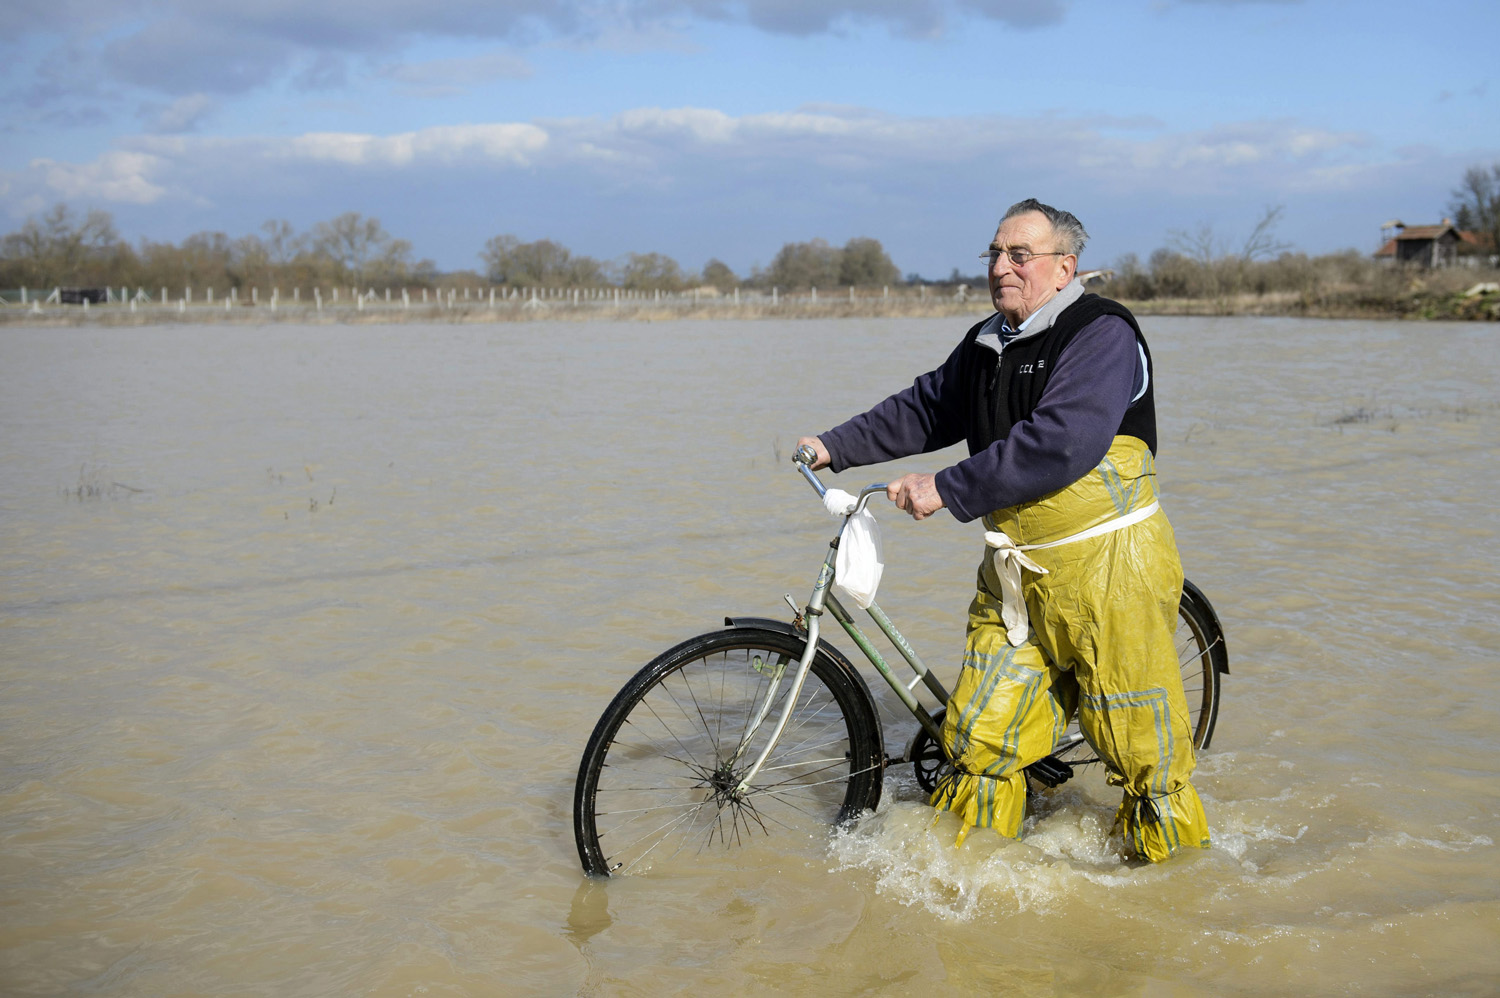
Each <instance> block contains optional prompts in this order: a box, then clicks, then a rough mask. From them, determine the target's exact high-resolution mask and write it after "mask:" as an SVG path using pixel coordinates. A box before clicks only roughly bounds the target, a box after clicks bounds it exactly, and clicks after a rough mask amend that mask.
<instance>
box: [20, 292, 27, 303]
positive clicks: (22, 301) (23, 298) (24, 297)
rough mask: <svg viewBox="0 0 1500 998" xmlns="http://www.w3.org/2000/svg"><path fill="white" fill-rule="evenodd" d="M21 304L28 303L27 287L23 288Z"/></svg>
mask: <svg viewBox="0 0 1500 998" xmlns="http://www.w3.org/2000/svg"><path fill="white" fill-rule="evenodd" d="M21 304H22V305H25V304H26V289H25V288H22V289H21Z"/></svg>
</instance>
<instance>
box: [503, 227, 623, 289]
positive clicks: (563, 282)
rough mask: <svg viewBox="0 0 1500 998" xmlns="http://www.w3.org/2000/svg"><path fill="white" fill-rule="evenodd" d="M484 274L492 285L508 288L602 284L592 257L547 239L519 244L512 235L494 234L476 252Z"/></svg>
mask: <svg viewBox="0 0 1500 998" xmlns="http://www.w3.org/2000/svg"><path fill="white" fill-rule="evenodd" d="M479 258H480V259H481V260H483V261H484V266H485V274H486V276H488V277H489V279H490V280H492V281H494V282H495V283H496V284H506V285H509V286H511V287H545V288H556V287H565V286H568V285H575V286H576V285H581V284H603V283H604V282H605V277H604V265H603V264H601V263H600V262H599V261H598V260H595V259H594V258H593V257H589V256H574V255H573V254H572V253H570V252H568V249H567V247H565V246H563V245H561V244H560V243H555V242H553V241H552V240H550V239H538V240H536V241H535V242H530V243H523V242H521V240H519V239H517V238H516V237H515V236H511V235H504V236H495V237H494V238H492V239H490V240H489V241H488V242H486V243H485V244H484V251H483V252H481V253H480V254H479Z"/></svg>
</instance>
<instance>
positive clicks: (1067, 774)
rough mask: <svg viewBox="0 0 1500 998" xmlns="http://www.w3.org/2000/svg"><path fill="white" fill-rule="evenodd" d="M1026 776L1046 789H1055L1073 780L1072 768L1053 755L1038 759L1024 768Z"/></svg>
mask: <svg viewBox="0 0 1500 998" xmlns="http://www.w3.org/2000/svg"><path fill="white" fill-rule="evenodd" d="M1026 775H1027V776H1030V777H1031V778H1032V779H1034V780H1036V781H1037V782H1038V783H1040V784H1042V785H1043V786H1047V787H1057V786H1061V785H1062V784H1064V783H1067V782H1068V781H1069V780H1071V779H1072V778H1073V767H1072V766H1070V765H1068V764H1067V763H1066V762H1063V761H1062V760H1061V759H1059V758H1058V757H1057V756H1055V755H1049V756H1047V757H1045V758H1043V759H1038V760H1037V761H1036V762H1033V763H1032V764H1031V765H1029V766H1027V767H1026Z"/></svg>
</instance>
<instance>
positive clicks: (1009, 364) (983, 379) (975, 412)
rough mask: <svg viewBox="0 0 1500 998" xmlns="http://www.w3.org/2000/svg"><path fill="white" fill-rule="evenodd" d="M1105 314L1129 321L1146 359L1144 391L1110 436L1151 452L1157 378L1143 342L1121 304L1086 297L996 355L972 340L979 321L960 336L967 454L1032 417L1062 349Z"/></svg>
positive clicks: (1130, 316) (978, 326) (1138, 327)
mask: <svg viewBox="0 0 1500 998" xmlns="http://www.w3.org/2000/svg"><path fill="white" fill-rule="evenodd" d="M1106 315H1117V316H1119V317H1120V318H1122V319H1124V320H1125V321H1126V322H1128V323H1129V324H1130V328H1131V329H1133V330H1135V340H1136V342H1137V343H1139V344H1140V345H1141V351H1142V352H1143V353H1144V354H1145V355H1146V375H1147V381H1146V393H1145V394H1144V395H1142V396H1141V397H1140V398H1139V399H1137V400H1136V401H1135V402H1134V403H1132V404H1131V406H1130V408H1128V409H1126V410H1125V418H1124V419H1122V420H1120V427H1119V429H1117V430H1116V431H1115V433H1116V435H1120V434H1124V435H1126V436H1131V437H1137V438H1139V439H1141V440H1144V441H1145V442H1146V446H1147V447H1149V448H1151V453H1152V454H1155V453H1156V378H1155V376H1154V373H1153V371H1152V368H1151V351H1150V349H1149V348H1148V347H1147V346H1146V338H1145V337H1144V336H1142V335H1141V327H1140V326H1139V325H1138V324H1137V323H1136V321H1135V316H1133V315H1131V314H1130V310H1129V309H1127V308H1126V307H1125V306H1124V305H1121V304H1120V303H1119V302H1116V301H1110V300H1109V299H1108V298H1101V297H1099V296H1098V295H1093V294H1086V295H1084V296H1083V297H1082V298H1080V299H1078V300H1077V301H1076V302H1074V303H1073V304H1071V305H1069V306H1068V307H1067V308H1065V309H1063V311H1062V314H1061V315H1059V316H1058V317H1057V320H1056V321H1055V322H1054V323H1053V324H1052V326H1051V328H1049V329H1047V330H1046V331H1044V332H1041V333H1038V334H1037V335H1035V336H1028V337H1023V338H1022V339H1017V340H1012V341H1011V342H1010V343H1008V344H1007V345H1006V347H1005V349H1004V350H1003V351H1001V353H1000V355H999V356H998V357H996V356H995V352H994V351H993V350H990V349H989V348H988V347H984V346H980V345H979V343H978V341H977V337H978V336H979V331H980V329H982V328H983V327H984V322H981V323H979V324H978V325H976V326H974V328H973V329H970V330H969V333H968V335H967V336H966V337H965V338H964V349H965V351H967V356H966V357H965V363H964V365H963V369H964V371H965V372H966V378H967V382H968V383H967V384H966V385H965V386H964V397H965V398H967V399H969V405H968V420H969V425H968V432H967V434H966V436H967V438H968V441H969V453H970V454H977V453H979V452H980V451H982V450H984V449H985V448H986V447H988V446H989V445H990V444H992V443H994V442H995V441H996V440H1002V439H1004V438H1005V437H1006V436H1007V435H1009V433H1010V431H1011V427H1013V426H1015V425H1016V424H1017V423H1019V422H1022V421H1023V420H1026V419H1029V418H1030V417H1031V413H1032V410H1034V409H1035V408H1036V406H1037V403H1038V402H1040V401H1041V399H1042V392H1043V391H1045V390H1046V388H1047V380H1048V379H1049V378H1050V377H1051V375H1052V371H1053V370H1054V369H1055V368H1056V366H1057V358H1058V356H1059V355H1060V354H1061V353H1062V352H1063V348H1064V347H1066V346H1067V345H1068V344H1069V343H1071V342H1072V341H1073V337H1074V336H1077V335H1078V331H1079V330H1080V329H1082V328H1083V327H1084V326H1087V325H1088V324H1089V323H1091V322H1093V321H1094V320H1095V319H1098V318H1101V317H1103V316H1106ZM988 321H989V320H988V319H986V320H985V322H988Z"/></svg>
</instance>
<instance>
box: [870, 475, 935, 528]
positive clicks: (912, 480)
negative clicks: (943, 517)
mask: <svg viewBox="0 0 1500 998" xmlns="http://www.w3.org/2000/svg"><path fill="white" fill-rule="evenodd" d="M885 494H886V498H888V499H890V501H891V502H893V503H895V504H896V506H897V507H898V508H900V509H903V510H905V511H906V512H908V513H910V514H911V517H912V519H913V520H925V519H927V518H928V517H929V516H931V515H932V514H933V513H936V512H937V511H938V510H940V509H942V508H943V507H944V506H945V505H947V504H946V503H944V502H943V497H942V496H940V495H938V490H937V479H936V477H935V476H933V475H905V476H903V477H901V478H898V479H896V480H895V481H894V482H891V483H890V484H889V485H887V486H886V487H885Z"/></svg>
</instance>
